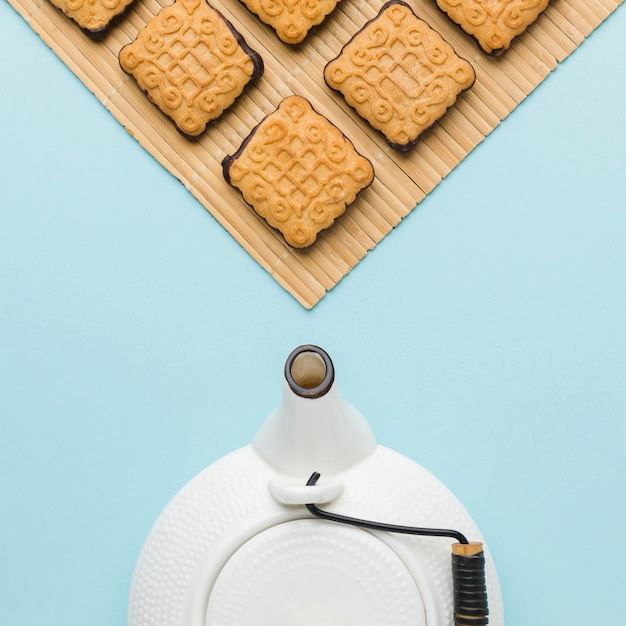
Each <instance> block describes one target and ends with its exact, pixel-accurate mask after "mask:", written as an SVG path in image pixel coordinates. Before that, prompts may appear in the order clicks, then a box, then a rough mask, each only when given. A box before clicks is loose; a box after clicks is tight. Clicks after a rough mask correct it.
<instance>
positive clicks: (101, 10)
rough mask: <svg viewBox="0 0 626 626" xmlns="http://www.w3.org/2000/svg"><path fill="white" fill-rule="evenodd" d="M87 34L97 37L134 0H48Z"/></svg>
mask: <svg viewBox="0 0 626 626" xmlns="http://www.w3.org/2000/svg"><path fill="white" fill-rule="evenodd" d="M50 2H51V3H52V4H53V5H54V6H55V7H56V8H57V9H60V10H61V11H63V13H65V15H66V16H67V17H69V18H70V19H72V20H74V21H75V22H76V23H77V24H78V25H79V26H80V27H81V28H82V29H83V30H84V31H85V32H86V33H87V34H89V35H99V34H101V33H103V32H105V31H106V30H108V28H109V26H110V25H111V24H112V23H113V21H114V20H115V19H116V18H117V17H119V16H120V15H122V13H124V11H125V10H126V9H127V7H128V6H129V5H130V4H132V3H133V2H134V0H50Z"/></svg>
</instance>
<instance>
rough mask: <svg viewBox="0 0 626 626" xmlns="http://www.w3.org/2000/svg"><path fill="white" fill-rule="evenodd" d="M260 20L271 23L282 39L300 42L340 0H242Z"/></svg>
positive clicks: (292, 42)
mask: <svg viewBox="0 0 626 626" xmlns="http://www.w3.org/2000/svg"><path fill="white" fill-rule="evenodd" d="M241 2H243V3H244V4H245V5H246V6H247V7H248V9H249V10H250V11H252V13H255V14H256V15H258V17H259V18H260V20H261V21H262V22H264V23H265V24H269V25H270V26H271V27H272V28H273V29H274V30H275V31H276V34H277V35H278V38H279V39H280V40H281V41H284V42H285V43H289V44H296V43H300V42H301V41H302V40H303V39H304V38H305V37H306V36H307V34H308V33H309V30H311V28H313V26H317V25H318V24H321V23H322V22H323V21H324V18H325V17H326V16H327V15H328V14H329V13H331V12H332V11H333V9H334V8H335V7H336V6H337V3H338V2H339V0H241Z"/></svg>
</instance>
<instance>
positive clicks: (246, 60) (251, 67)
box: [119, 0, 263, 137]
mask: <svg viewBox="0 0 626 626" xmlns="http://www.w3.org/2000/svg"><path fill="white" fill-rule="evenodd" d="M119 60H120V65H121V66H122V69H123V70H124V71H125V72H127V73H128V74H131V75H132V76H133V77H134V78H135V80H136V81H137V84H138V85H139V87H140V88H141V89H142V90H143V91H144V92H145V93H146V94H147V95H148V98H149V99H150V100H151V101H152V102H154V103H155V104H156V105H157V106H158V107H159V108H160V109H161V111H163V113H165V114H166V115H168V116H169V117H171V118H172V120H174V123H175V124H176V127H177V128H178V130H180V132H181V133H183V134H184V135H188V136H190V137H197V136H198V135H200V134H201V133H202V132H204V130H205V128H206V125H207V124H208V122H210V121H211V120H214V119H216V118H218V117H219V116H220V115H221V114H222V113H223V112H224V110H226V109H227V108H228V107H229V106H230V105H231V104H232V103H233V102H234V101H235V99H236V98H237V97H238V96H239V95H240V94H241V93H242V92H243V90H244V88H245V86H246V84H247V83H248V82H250V81H251V80H253V79H255V78H258V77H259V76H261V75H262V73H263V61H262V59H261V57H260V56H259V55H258V54H257V53H256V52H254V51H253V50H252V49H251V48H250V47H249V46H248V45H247V44H246V42H245V41H244V39H243V37H242V36H241V35H240V34H239V33H238V32H237V31H236V30H235V29H234V27H233V26H232V24H231V23H230V22H228V20H226V19H225V18H224V17H223V16H222V15H221V14H220V13H219V12H218V11H216V10H215V9H213V8H212V7H211V6H210V5H209V4H207V2H206V1H205V0H176V2H175V3H174V4H173V5H171V6H168V7H165V8H164V9H162V10H161V11H159V13H158V14H157V15H156V16H155V17H153V18H152V19H151V20H150V21H149V22H148V24H146V26H145V28H144V29H143V30H141V31H140V32H139V34H138V35H137V39H135V41H134V42H132V43H130V44H128V45H127V46H124V47H123V48H122V50H121V51H120V55H119Z"/></svg>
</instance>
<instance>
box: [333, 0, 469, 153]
mask: <svg viewBox="0 0 626 626" xmlns="http://www.w3.org/2000/svg"><path fill="white" fill-rule="evenodd" d="M324 79H325V80H326V83H327V84H328V86H329V87H331V88H333V89H335V90H337V91H339V92H341V94H342V95H343V97H344V98H345V100H346V102H347V103H348V104H349V105H350V106H351V107H353V108H354V109H355V110H356V112H357V113H358V114H359V115H360V116H361V117H363V118H364V119H366V120H367V121H368V122H369V123H370V124H371V126H373V127H374V128H376V129H377V130H379V131H380V132H381V133H382V134H383V136H384V137H385V139H386V140H387V143H388V144H389V145H390V146H391V147H392V148H394V149H395V150H398V151H400V152H408V151H409V150H411V149H412V148H414V147H415V145H416V144H417V141H418V138H419V136H420V135H421V134H422V133H423V132H424V131H425V130H427V129H428V128H430V126H432V125H433V124H434V123H435V122H436V121H437V120H438V119H439V118H440V117H441V116H442V115H444V113H445V112H446V111H447V110H448V108H450V107H451V106H452V105H453V104H454V103H455V102H456V99H457V96H458V95H459V94H460V93H461V92H462V91H464V90H466V89H469V88H470V87H471V86H472V85H473V84H474V81H475V79H476V74H475V72H474V68H473V67H472V65H471V64H470V63H469V62H468V61H466V60H465V59H462V58H461V57H459V56H457V54H456V53H455V52H454V50H453V49H452V46H450V44H448V43H447V42H446V41H444V40H443V38H442V37H441V35H439V34H438V33H437V32H436V31H434V30H433V29H432V28H430V26H429V25H428V24H427V23H426V22H424V21H423V20H420V19H419V18H418V17H417V16H416V15H415V14H414V13H413V11H412V10H411V8H410V7H409V6H408V5H407V4H406V3H404V2H402V1H401V0H392V1H391V2H388V3H386V4H385V5H383V7H382V8H381V10H380V12H379V13H378V15H377V16H376V17H375V18H374V19H372V20H370V21H369V22H368V23H367V24H366V25H365V26H364V27H363V28H362V29H361V30H360V31H359V32H358V33H357V34H356V35H355V36H354V37H353V38H352V39H351V40H350V41H349V42H348V43H347V44H346V45H345V46H344V47H343V49H342V50H341V53H340V54H339V56H337V57H336V58H335V59H333V60H331V61H329V63H328V64H327V65H326V67H325V68H324Z"/></svg>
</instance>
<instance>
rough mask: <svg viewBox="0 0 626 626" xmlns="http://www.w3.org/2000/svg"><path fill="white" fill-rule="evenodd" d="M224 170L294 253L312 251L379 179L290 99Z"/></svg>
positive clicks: (345, 142)
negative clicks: (322, 233) (320, 235)
mask: <svg viewBox="0 0 626 626" xmlns="http://www.w3.org/2000/svg"><path fill="white" fill-rule="evenodd" d="M222 165H223V169H224V178H225V179H226V181H227V182H228V183H229V184H230V185H232V186H233V187H236V188H237V189H239V190H240V191H241V192H242V194H243V197H244V199H245V200H246V202H248V203H249V204H250V205H252V207H253V208H254V209H255V211H256V212H257V213H258V214H259V215H260V216H261V217H263V218H265V220H267V222H268V223H269V224H270V226H272V227H273V228H276V229H278V230H280V232H281V233H282V234H283V236H284V238H285V240H286V241H287V243H288V244H289V245H291V246H293V247H294V248H305V247H307V246H310V245H311V244H312V243H313V242H314V241H315V239H316V238H317V235H318V233H319V232H320V231H321V230H323V229H325V228H328V227H329V226H331V225H332V223H333V222H334V221H335V219H336V218H337V217H339V216H340V215H341V214H342V213H344V212H345V210H346V207H347V205H349V204H350V203H351V202H353V201H354V199H355V198H356V195H357V193H358V192H359V191H361V189H364V188H365V187H367V186H368V185H369V184H370V183H371V182H372V180H373V179H374V169H373V167H372V164H371V163H370V162H369V160H368V159H366V158H365V157H363V156H361V155H360V154H359V153H358V152H357V151H356V150H355V148H354V146H353V144H352V142H351V141H350V140H349V139H347V138H346V137H345V136H344V135H343V134H342V133H341V131H340V130H339V129H338V128H336V127H335V126H334V125H333V124H331V123H330V122H329V121H328V120H327V119H326V118H325V117H323V116H322V115H320V114H319V113H317V112H316V111H314V110H313V108H312V107H311V105H310V104H309V102H308V101H307V100H305V99H304V98H301V97H300V96H290V97H288V98H285V99H284V100H283V101H282V102H281V103H280V105H279V107H278V109H276V111H274V112H273V113H270V114H269V115H268V116H267V117H266V118H265V119H264V120H263V121H262V122H261V123H260V124H259V125H258V126H257V127H256V128H255V129H254V130H253V131H252V133H251V134H250V135H249V136H248V137H247V138H246V139H245V140H244V142H243V143H242V145H241V147H240V148H239V150H238V151H237V152H236V153H235V154H234V155H233V156H229V157H226V158H225V159H224V161H223V164H222Z"/></svg>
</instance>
